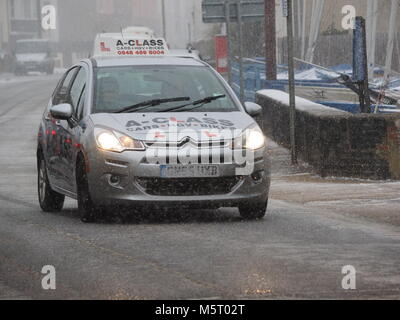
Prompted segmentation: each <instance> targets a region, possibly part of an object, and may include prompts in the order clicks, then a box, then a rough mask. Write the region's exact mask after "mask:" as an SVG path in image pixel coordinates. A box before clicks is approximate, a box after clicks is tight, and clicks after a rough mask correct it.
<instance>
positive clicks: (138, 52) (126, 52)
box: [117, 50, 165, 56]
mask: <svg viewBox="0 0 400 320" xmlns="http://www.w3.org/2000/svg"><path fill="white" fill-rule="evenodd" d="M117 54H118V55H121V56H126V55H129V56H135V55H137V56H145V55H163V54H165V51H164V50H136V51H134V50H118V51H117Z"/></svg>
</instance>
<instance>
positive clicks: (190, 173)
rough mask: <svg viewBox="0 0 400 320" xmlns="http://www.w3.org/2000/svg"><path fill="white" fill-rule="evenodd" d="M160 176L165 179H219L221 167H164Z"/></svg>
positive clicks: (161, 168)
mask: <svg viewBox="0 0 400 320" xmlns="http://www.w3.org/2000/svg"><path fill="white" fill-rule="evenodd" d="M160 175H161V177H165V178H196V177H218V176H219V167H218V166H216V165H207V164H204V165H195V164H194V165H162V166H160Z"/></svg>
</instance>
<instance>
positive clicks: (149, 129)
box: [37, 41, 270, 222]
mask: <svg viewBox="0 0 400 320" xmlns="http://www.w3.org/2000/svg"><path fill="white" fill-rule="evenodd" d="M130 43H133V47H129V46H130V45H129V43H126V44H123V45H122V48H121V47H118V44H117V43H114V44H113V43H112V42H108V43H103V44H99V45H101V47H102V48H103V49H108V48H110V50H113V51H114V53H115V54H114V55H110V54H109V51H106V52H107V54H106V56H96V57H93V58H91V59H86V60H82V61H81V62H80V63H78V64H77V65H75V66H73V67H72V68H70V69H69V70H68V71H67V72H65V74H64V75H63V76H62V78H61V80H60V81H59V83H58V85H57V87H56V89H55V90H54V93H53V94H52V97H51V99H50V101H49V103H48V106H47V108H46V110H45V111H44V114H43V117H42V120H41V123H40V128H39V134H38V146H37V164H38V195H39V203H40V206H41V208H42V209H43V210H44V211H59V210H61V209H62V207H63V203H64V198H65V196H68V197H71V198H73V199H77V201H78V210H79V213H80V215H81V219H82V221H84V222H89V221H94V220H95V219H96V216H97V214H98V213H99V212H101V211H103V209H104V208H118V207H119V206H128V207H135V208H154V209H157V208H185V207H186V208H193V207H196V208H220V207H238V208H239V212H240V214H241V215H242V217H244V218H247V219H258V218H262V217H263V216H264V215H265V212H266V208H267V203H268V192H269V186H270V169H269V160H268V157H267V152H266V145H265V137H264V135H263V133H262V131H261V129H260V127H259V126H258V125H257V123H256V121H255V120H254V118H253V117H255V116H258V115H259V114H260V113H261V107H260V106H258V105H256V104H254V103H245V104H244V106H242V104H241V103H240V102H239V100H238V99H237V98H236V96H235V94H234V92H233V91H232V89H231V88H230V87H229V86H228V85H227V83H226V82H225V80H224V79H223V78H222V77H221V76H220V75H219V74H218V73H217V72H216V71H214V70H213V69H212V68H211V67H210V66H209V65H207V64H206V63H204V62H202V61H199V60H196V59H188V58H180V57H173V56H169V55H168V53H167V52H164V53H163V54H158V53H155V54H152V53H150V52H153V53H154V52H158V51H167V50H166V47H164V46H165V45H162V46H159V43H160V42H157V41H156V42H155V48H153V47H152V45H151V44H150V43H149V44H148V45H145V46H143V43H142V42H141V41H137V42H136V41H135V42H130ZM137 43H140V46H137ZM149 46H150V47H149ZM122 51H124V53H123V54H122V53H121V52H122ZM126 52H130V53H129V54H126ZM144 52H146V53H144ZM120 54H121V55H123V57H121V56H119V55H120Z"/></svg>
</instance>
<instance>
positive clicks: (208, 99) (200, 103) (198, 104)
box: [160, 94, 226, 112]
mask: <svg viewBox="0 0 400 320" xmlns="http://www.w3.org/2000/svg"><path fill="white" fill-rule="evenodd" d="M225 97H226V95H224V94H219V95H217V96H210V97H206V98H203V99H200V100H196V101H193V102H191V103H187V104H184V105H181V106H178V107H174V108H170V109H166V110H161V111H160V112H169V111H175V110H179V109H182V108H185V107H188V106H193V108H189V109H188V110H185V111H190V110H193V109H196V108H200V107H202V106H203V105H205V104H207V103H210V102H212V101H215V100H218V99H221V98H225Z"/></svg>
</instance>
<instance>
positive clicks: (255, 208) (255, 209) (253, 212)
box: [239, 199, 268, 220]
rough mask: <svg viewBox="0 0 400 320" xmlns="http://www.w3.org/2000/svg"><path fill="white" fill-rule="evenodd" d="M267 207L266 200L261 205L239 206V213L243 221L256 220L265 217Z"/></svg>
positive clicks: (248, 204)
mask: <svg viewBox="0 0 400 320" xmlns="http://www.w3.org/2000/svg"><path fill="white" fill-rule="evenodd" d="M267 206H268V199H267V200H266V201H265V202H263V203H259V202H257V203H251V202H250V203H246V204H242V205H240V206H239V213H240V216H241V217H242V218H243V219H246V220H258V219H262V218H264V216H265V213H266V211H267Z"/></svg>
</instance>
